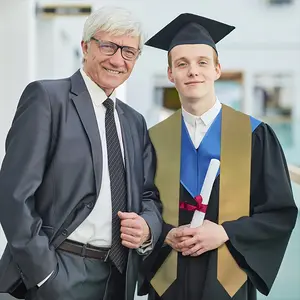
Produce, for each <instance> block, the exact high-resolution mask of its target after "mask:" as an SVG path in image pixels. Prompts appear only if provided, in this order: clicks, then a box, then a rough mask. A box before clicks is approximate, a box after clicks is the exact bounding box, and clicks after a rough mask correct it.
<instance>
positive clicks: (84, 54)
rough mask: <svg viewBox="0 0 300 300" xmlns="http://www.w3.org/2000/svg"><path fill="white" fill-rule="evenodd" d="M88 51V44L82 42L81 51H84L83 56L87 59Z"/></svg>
mask: <svg viewBox="0 0 300 300" xmlns="http://www.w3.org/2000/svg"><path fill="white" fill-rule="evenodd" d="M88 49H89V46H88V43H87V42H84V41H81V50H82V54H83V57H84V58H85V57H86V55H87V53H88Z"/></svg>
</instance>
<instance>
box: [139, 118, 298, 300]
mask: <svg viewBox="0 0 300 300" xmlns="http://www.w3.org/2000/svg"><path fill="white" fill-rule="evenodd" d="M251 126H252V158H251V183H250V217H241V218H239V219H238V220H234V221H229V222H224V223H223V224H222V225H223V227H224V229H225V231H226V233H227V235H228V237H229V241H228V242H227V243H226V245H227V247H228V249H229V251H230V253H231V255H232V256H233V258H234V259H235V260H236V262H237V263H238V265H239V266H240V267H241V268H242V269H243V270H244V271H245V272H246V274H247V278H248V279H247V281H246V283H245V284H244V285H243V286H242V287H241V288H240V290H239V291H238V292H237V293H236V294H235V295H234V296H233V298H231V297H230V296H229V295H228V294H227V292H226V291H225V290H224V288H223V286H222V285H221V284H220V283H219V281H218V279H217V250H212V251H208V252H206V253H204V254H202V255H200V256H198V257H191V256H188V257H184V256H182V255H181V254H180V253H179V255H178V265H177V270H178V271H177V279H176V280H175V281H174V282H173V284H172V285H171V286H170V287H169V288H168V290H167V291H166V292H165V293H164V294H163V295H162V297H161V298H160V297H159V296H158V295H157V293H156V292H155V290H154V289H153V288H152V286H151V284H150V281H151V279H152V278H153V276H154V275H155V273H156V272H157V270H158V269H159V267H160V266H161V265H162V263H163V262H164V260H165V259H166V258H167V256H168V255H169V253H170V252H171V248H170V247H169V246H167V245H164V240H165V237H166V235H167V234H168V232H169V231H170V230H171V229H172V228H173V226H172V225H170V224H166V223H164V226H163V232H162V235H161V237H160V240H159V242H158V243H157V244H156V247H155V249H154V251H153V252H152V253H151V255H149V256H148V257H147V258H146V259H145V260H144V263H143V266H142V270H141V275H140V281H139V290H138V294H139V295H145V294H149V296H148V299H149V300H214V299H216V300H229V299H233V300H254V299H256V289H257V290H259V291H260V292H261V293H263V294H264V295H267V294H268V293H269V292H270V289H271V287H272V284H273V282H274V280H275V278H276V275H277V273H278V270H279V267H280V264H281V262H282V259H283V256H284V253H285V249H286V247H287V244H288V241H289V238H290V235H291V232H292V229H293V228H294V225H295V222H296V218H297V212H298V211H297V207H296V205H295V202H294V199H293V195H292V189H291V184H290V178H289V172H288V169H287V164H286V160H285V157H284V154H283V151H282V148H281V146H280V144H279V142H278V140H277V138H276V136H275V133H274V132H273V130H272V129H271V128H270V127H269V126H268V125H266V124H265V123H261V122H259V121H258V120H256V119H254V118H251ZM220 141H221V117H220V114H219V115H218V116H217V118H216V119H215V120H214V122H213V124H212V125H211V127H210V128H209V130H208V132H207V134H206V135H205V137H204V138H203V140H202V142H201V144H200V146H199V148H198V149H195V147H194V145H193V143H192V141H191V139H190V137H189V134H188V131H187V129H186V127H185V124H184V122H182V137H181V171H180V179H181V180H180V181H181V182H180V201H184V202H187V203H190V204H193V205H195V204H196V202H195V200H194V197H195V196H196V195H197V194H199V193H200V190H201V186H202V183H203V181H204V177H205V174H206V171H207V167H208V164H209V162H210V159H212V158H217V159H220ZM221 164H222V162H221ZM219 184H220V176H219V174H218V175H217V177H216V180H215V182H214V185H213V189H212V193H211V196H210V201H209V205H208V208H207V212H206V217H205V219H208V220H210V221H212V222H215V223H218V204H219ZM162 200H163V199H162ZM178 205H179V204H178ZM192 216H193V212H191V211H186V210H180V212H179V225H184V224H189V223H190V222H191V220H192Z"/></svg>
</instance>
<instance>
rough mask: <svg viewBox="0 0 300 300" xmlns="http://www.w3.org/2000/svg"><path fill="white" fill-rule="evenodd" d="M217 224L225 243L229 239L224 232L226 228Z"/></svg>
mask: <svg viewBox="0 0 300 300" xmlns="http://www.w3.org/2000/svg"><path fill="white" fill-rule="evenodd" d="M219 226H220V229H221V232H222V237H223V241H224V243H226V242H227V241H228V240H229V237H228V235H227V232H226V230H225V229H224V227H223V226H222V225H219Z"/></svg>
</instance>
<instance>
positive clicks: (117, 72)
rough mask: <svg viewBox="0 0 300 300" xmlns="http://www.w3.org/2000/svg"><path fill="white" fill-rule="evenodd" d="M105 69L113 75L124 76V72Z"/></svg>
mask: <svg viewBox="0 0 300 300" xmlns="http://www.w3.org/2000/svg"><path fill="white" fill-rule="evenodd" d="M103 68H104V67H103ZM104 69H105V70H106V71H107V72H109V73H111V74H123V73H124V72H121V71H117V70H111V69H107V68H104Z"/></svg>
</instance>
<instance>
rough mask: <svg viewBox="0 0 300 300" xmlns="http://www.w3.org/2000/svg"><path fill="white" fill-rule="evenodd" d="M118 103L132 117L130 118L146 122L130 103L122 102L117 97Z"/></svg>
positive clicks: (142, 122)
mask: <svg viewBox="0 0 300 300" xmlns="http://www.w3.org/2000/svg"><path fill="white" fill-rule="evenodd" d="M117 105H118V106H119V107H120V108H121V110H122V111H123V112H124V113H125V114H126V115H127V116H128V117H129V118H130V120H134V121H137V122H139V123H141V124H144V123H145V118H144V117H143V115H142V114H141V113H139V112H138V111H137V110H135V109H134V108H132V107H131V106H129V105H128V104H126V103H124V102H122V101H121V100H119V99H117Z"/></svg>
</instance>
